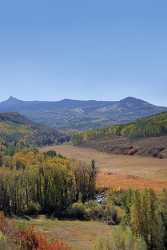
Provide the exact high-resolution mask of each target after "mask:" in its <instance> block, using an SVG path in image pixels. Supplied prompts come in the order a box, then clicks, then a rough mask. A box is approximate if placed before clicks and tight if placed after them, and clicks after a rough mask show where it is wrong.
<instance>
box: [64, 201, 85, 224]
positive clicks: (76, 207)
mask: <svg viewBox="0 0 167 250" xmlns="http://www.w3.org/2000/svg"><path fill="white" fill-rule="evenodd" d="M67 213H68V215H69V217H71V218H75V219H79V220H83V219H85V218H86V217H87V214H86V209H85V206H84V204H83V203H82V202H76V203H74V204H73V205H72V207H71V208H69V209H68V210H67Z"/></svg>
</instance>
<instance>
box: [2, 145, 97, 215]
mask: <svg viewBox="0 0 167 250" xmlns="http://www.w3.org/2000/svg"><path fill="white" fill-rule="evenodd" d="M5 159H6V158H5ZM6 162H7V161H5V160H4V165H3V167H1V168H0V210H3V211H5V213H9V214H23V213H27V214H36V213H38V212H39V211H41V212H44V213H53V214H55V215H58V216H59V215H61V214H62V213H63V211H65V210H66V209H67V208H68V207H69V206H71V205H72V204H73V203H74V202H75V201H77V200H78V197H79V196H80V195H81V196H82V200H83V201H86V200H87V199H89V198H93V197H94V192H95V176H94V168H93V167H92V164H84V163H81V162H76V161H71V160H68V159H66V158H62V157H59V156H56V157H53V156H51V157H49V156H47V157H46V155H45V153H39V152H38V151H37V150H24V151H20V152H17V153H16V154H15V155H14V156H12V157H9V158H8V167H7V165H6V164H5V163H6ZM93 166H94V165H93Z"/></svg>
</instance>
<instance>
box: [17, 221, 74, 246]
mask: <svg viewBox="0 0 167 250" xmlns="http://www.w3.org/2000/svg"><path fill="white" fill-rule="evenodd" d="M17 239H18V240H19V241H20V245H21V249H22V250H70V248H69V247H68V246H67V245H66V244H65V243H63V242H61V241H54V242H51V243H50V242H48V240H47V239H46V236H45V235H44V234H43V233H41V232H38V231H35V228H34V227H33V226H30V227H29V228H28V229H26V230H24V231H21V232H19V233H18V236H17Z"/></svg>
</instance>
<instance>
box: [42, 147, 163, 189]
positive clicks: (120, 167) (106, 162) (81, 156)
mask: <svg viewBox="0 0 167 250" xmlns="http://www.w3.org/2000/svg"><path fill="white" fill-rule="evenodd" d="M41 150H42V151H47V150H55V151H57V152H58V153H61V154H62V155H64V156H66V157H68V158H72V159H77V160H81V161H85V162H90V161H91V160H92V159H94V160H95V161H96V165H97V167H98V168H99V174H98V178H97V184H98V186H100V187H116V188H118V187H120V188H123V189H127V188H130V187H131V188H145V187H150V188H153V189H155V190H156V191H159V190H161V189H162V188H164V187H165V188H167V159H158V158H153V157H142V156H128V155H114V154H109V153H104V152H99V151H97V150H95V149H91V148H82V147H74V146H72V145H61V146H51V147H43V148H42V149H41Z"/></svg>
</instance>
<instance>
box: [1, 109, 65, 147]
mask: <svg viewBox="0 0 167 250" xmlns="http://www.w3.org/2000/svg"><path fill="white" fill-rule="evenodd" d="M64 140H66V136H64V135H63V134H61V133H60V132H58V131H57V130H56V129H51V128H48V127H46V126H45V125H39V124H36V123H34V122H31V121H30V120H28V119H27V118H25V117H24V116H22V115H20V114H19V113H14V112H13V113H12V112H11V113H0V144H1V143H2V142H3V143H7V144H13V145H16V144H18V143H21V144H22V145H23V144H24V145H33V146H35V145H36V146H41V145H49V144H52V143H57V142H62V141H64Z"/></svg>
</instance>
